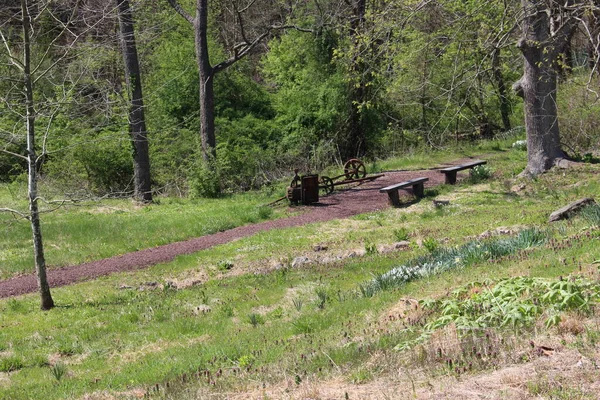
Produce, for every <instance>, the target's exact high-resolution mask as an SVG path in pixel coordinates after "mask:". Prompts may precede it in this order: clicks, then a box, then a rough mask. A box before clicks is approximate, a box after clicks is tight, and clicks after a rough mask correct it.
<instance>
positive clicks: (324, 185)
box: [319, 176, 333, 195]
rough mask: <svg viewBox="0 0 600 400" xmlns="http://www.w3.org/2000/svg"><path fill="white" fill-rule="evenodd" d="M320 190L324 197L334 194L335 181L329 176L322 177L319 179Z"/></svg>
mask: <svg viewBox="0 0 600 400" xmlns="http://www.w3.org/2000/svg"><path fill="white" fill-rule="evenodd" d="M319 190H320V191H321V193H323V194H324V195H327V194H330V193H331V192H333V180H332V179H331V178H330V177H328V176H322V177H321V178H319Z"/></svg>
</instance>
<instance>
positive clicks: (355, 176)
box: [280, 158, 383, 205]
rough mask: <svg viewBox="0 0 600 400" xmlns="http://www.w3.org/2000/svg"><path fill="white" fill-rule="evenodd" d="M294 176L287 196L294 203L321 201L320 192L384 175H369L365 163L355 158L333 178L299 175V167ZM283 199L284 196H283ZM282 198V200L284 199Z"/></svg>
mask: <svg viewBox="0 0 600 400" xmlns="http://www.w3.org/2000/svg"><path fill="white" fill-rule="evenodd" d="M294 173H295V175H294V178H293V179H292V182H291V183H290V186H289V187H288V189H287V195H286V196H285V198H287V199H288V200H289V201H290V203H292V204H299V203H300V204H304V205H306V204H311V203H317V202H318V201H319V192H321V193H322V194H324V195H327V194H330V193H331V192H333V190H334V188H335V187H336V186H339V185H346V184H349V183H359V182H365V181H372V180H375V179H377V178H380V177H382V176H383V174H379V175H371V176H367V169H366V167H365V164H364V163H363V162H362V161H361V160H359V159H358V158H353V159H351V160H348V161H346V162H345V163H344V173H343V174H341V175H338V176H334V177H332V178H330V177H328V176H325V175H323V176H321V177H320V178H319V175H304V176H299V175H298V169H296V170H294ZM282 199H283V198H282ZM282 199H280V200H282Z"/></svg>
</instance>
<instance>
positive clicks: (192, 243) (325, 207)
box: [0, 160, 465, 298]
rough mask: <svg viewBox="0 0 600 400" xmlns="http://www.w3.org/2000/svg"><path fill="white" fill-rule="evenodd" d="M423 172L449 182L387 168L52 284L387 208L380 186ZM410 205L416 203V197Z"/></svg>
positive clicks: (3, 286)
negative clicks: (284, 210)
mask: <svg viewBox="0 0 600 400" xmlns="http://www.w3.org/2000/svg"><path fill="white" fill-rule="evenodd" d="M464 161H465V160H458V161H456V162H454V163H453V164H460V163H461V162H464ZM418 177H427V178H429V181H427V182H426V183H425V188H430V187H433V186H437V185H439V184H442V183H443V182H444V175H443V174H441V173H440V172H438V171H437V170H420V171H393V172H386V173H385V176H383V177H381V178H379V179H376V180H374V181H372V182H365V183H362V184H358V185H356V186H354V187H351V188H348V189H346V190H341V191H337V190H336V191H335V192H334V193H332V194H331V195H329V196H326V197H321V199H320V200H321V201H320V202H319V203H317V204H314V205H311V206H306V207H302V209H303V212H302V213H301V214H299V215H295V216H292V217H288V218H282V219H278V220H273V221H265V222H261V223H257V224H252V225H245V226H240V227H237V228H234V229H230V230H227V231H224V232H218V233H214V234H211V235H206V236H202V237H198V238H194V239H189V240H185V241H182V242H176V243H170V244H166V245H162V246H158V247H154V248H150V249H145V250H140V251H136V252H133V253H127V254H123V255H119V256H114V257H111V258H106V259H104V260H98V261H92V262H88V263H85V264H80V265H73V266H67V267H61V268H52V267H50V268H49V269H48V280H49V283H50V287H59V286H65V285H69V284H73V283H76V282H81V281H86V280H92V279H95V278H98V277H100V276H104V275H109V274H111V273H114V272H121V271H132V270H136V269H141V268H146V267H149V266H152V265H155V264H159V263H166V262H169V261H172V260H173V259H174V258H175V257H177V256H178V255H180V254H190V253H194V252H197V251H200V250H204V249H207V248H210V247H213V246H217V245H219V244H224V243H228V242H230V241H233V240H235V239H239V238H242V237H246V236H251V235H254V234H255V233H257V232H261V231H267V230H270V229H282V228H289V227H295V226H301V225H306V224H310V223H313V222H323V221H329V220H332V219H341V218H347V217H351V216H353V215H357V214H362V213H366V212H372V211H377V210H381V209H384V208H387V207H389V205H388V203H387V195H386V194H383V193H379V189H380V188H382V187H385V186H389V185H392V184H395V183H399V182H404V181H407V180H409V179H414V178H418ZM407 204H410V202H409V203H407ZM36 290H37V281H36V276H35V274H30V275H21V276H18V277H15V278H11V279H7V280H4V281H0V298H6V297H13V296H18V295H21V294H25V293H31V292H35V291H36Z"/></svg>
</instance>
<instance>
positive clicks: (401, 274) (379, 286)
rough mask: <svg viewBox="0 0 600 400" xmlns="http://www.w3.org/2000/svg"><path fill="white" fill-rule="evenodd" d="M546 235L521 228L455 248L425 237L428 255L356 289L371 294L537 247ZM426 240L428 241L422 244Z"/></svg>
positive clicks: (366, 295) (365, 295)
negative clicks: (492, 238) (497, 237)
mask: <svg viewBox="0 0 600 400" xmlns="http://www.w3.org/2000/svg"><path fill="white" fill-rule="evenodd" d="M547 238H548V233H547V232H544V231H541V230H539V229H525V230H522V231H520V232H519V233H518V234H517V235H516V236H513V237H510V238H506V239H494V240H489V241H479V240H475V241H471V242H468V243H466V244H464V245H462V246H460V247H456V248H440V247H438V243H437V241H435V239H434V240H433V241H432V240H426V241H424V242H423V246H424V247H426V248H427V249H428V250H429V254H427V255H425V256H420V257H416V258H414V259H412V260H409V261H408V262H407V263H406V264H404V265H401V266H399V267H396V268H393V269H392V270H390V271H388V272H386V273H384V274H378V275H375V277H374V278H373V279H372V280H371V281H368V282H364V283H363V284H361V285H359V291H360V292H361V294H362V295H363V296H364V297H372V296H373V295H374V294H375V293H377V292H378V291H385V290H389V289H392V288H395V287H398V286H401V285H404V284H406V283H408V282H411V281H413V280H416V279H421V278H425V277H428V276H432V275H435V274H439V273H442V272H444V271H449V270H453V269H457V268H462V267H464V266H466V265H473V264H475V263H479V262H482V261H485V260H493V259H498V258H500V257H503V256H506V255H508V254H513V253H516V252H517V251H520V250H524V249H529V248H531V247H537V246H540V245H542V244H543V243H545V242H546V240H547ZM426 242H427V243H429V244H428V245H426V244H425V243H426ZM434 243H435V244H434Z"/></svg>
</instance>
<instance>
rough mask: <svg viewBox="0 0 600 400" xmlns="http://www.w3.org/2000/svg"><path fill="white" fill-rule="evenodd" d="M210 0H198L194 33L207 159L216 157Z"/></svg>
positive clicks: (201, 117)
mask: <svg viewBox="0 0 600 400" xmlns="http://www.w3.org/2000/svg"><path fill="white" fill-rule="evenodd" d="M207 31H208V1H207V0H197V2H196V19H195V21H194V33H195V35H196V61H197V63H198V77H199V80H200V138H201V140H202V154H203V155H204V160H205V161H211V160H212V161H214V160H215V158H216V145H217V140H216V137H215V94H214V71H213V68H212V66H211V65H210V59H209V56H208V33H207Z"/></svg>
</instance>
